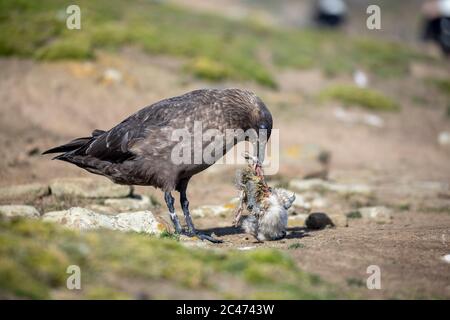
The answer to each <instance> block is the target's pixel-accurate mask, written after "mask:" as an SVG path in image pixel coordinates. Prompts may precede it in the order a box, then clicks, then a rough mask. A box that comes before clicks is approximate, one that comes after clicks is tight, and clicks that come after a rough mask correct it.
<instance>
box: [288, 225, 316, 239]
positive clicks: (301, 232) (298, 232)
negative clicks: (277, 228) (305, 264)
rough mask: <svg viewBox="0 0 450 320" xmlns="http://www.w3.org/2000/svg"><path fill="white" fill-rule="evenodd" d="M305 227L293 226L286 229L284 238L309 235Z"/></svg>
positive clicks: (298, 237)
mask: <svg viewBox="0 0 450 320" xmlns="http://www.w3.org/2000/svg"><path fill="white" fill-rule="evenodd" d="M307 231H308V229H307V228H302V227H294V228H288V229H287V232H288V233H287V235H286V237H285V239H301V238H304V237H310V236H311V235H310V234H309V233H308V232H307Z"/></svg>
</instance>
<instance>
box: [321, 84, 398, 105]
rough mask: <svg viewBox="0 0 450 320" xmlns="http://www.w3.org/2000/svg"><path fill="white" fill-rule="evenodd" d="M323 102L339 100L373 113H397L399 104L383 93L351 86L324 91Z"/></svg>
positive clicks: (339, 86)
mask: <svg viewBox="0 0 450 320" xmlns="http://www.w3.org/2000/svg"><path fill="white" fill-rule="evenodd" d="M319 97H320V99H321V100H329V99H332V100H338V101H340V102H342V103H343V104H345V105H356V106H359V107H362V108H366V109H369V110H373V111H397V110H399V109H400V106H399V104H398V103H397V102H396V101H394V100H393V99H391V98H389V97H387V96H385V95H384V94H383V93H381V92H378V91H375V90H372V89H365V88H358V87H356V86H351V85H335V86H332V87H329V88H327V89H325V90H323V91H322V92H321V93H320V95H319Z"/></svg>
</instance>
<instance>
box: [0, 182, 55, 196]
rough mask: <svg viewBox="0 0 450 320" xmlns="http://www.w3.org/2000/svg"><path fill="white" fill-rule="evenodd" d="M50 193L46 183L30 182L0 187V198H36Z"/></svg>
mask: <svg viewBox="0 0 450 320" xmlns="http://www.w3.org/2000/svg"><path fill="white" fill-rule="evenodd" d="M49 194H50V189H49V187H48V185H45V184H41V183H30V184H23V185H16V186H10V187H3V188H0V200H10V199H23V198H26V199H33V200H34V199H37V198H40V197H44V196H46V195H49Z"/></svg>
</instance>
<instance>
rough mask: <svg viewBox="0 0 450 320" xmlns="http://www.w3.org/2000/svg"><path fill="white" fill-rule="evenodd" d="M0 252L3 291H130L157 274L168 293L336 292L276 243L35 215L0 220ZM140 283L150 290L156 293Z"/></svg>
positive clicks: (18, 294) (13, 294) (107, 294)
mask: <svg viewBox="0 0 450 320" xmlns="http://www.w3.org/2000/svg"><path fill="white" fill-rule="evenodd" d="M0 255H1V257H2V259H0V297H1V298H31V299H47V298H54V297H58V296H61V295H62V296H64V294H66V295H68V294H76V297H77V298H95V299H103V298H106V299H118V298H119V299H122V298H136V296H135V294H136V291H135V290H133V283H134V284H135V283H139V284H144V285H143V287H144V288H146V287H149V286H150V284H152V283H154V282H155V281H162V282H164V283H165V284H166V288H167V287H171V288H172V290H173V291H172V292H174V293H176V292H177V290H178V288H187V289H189V290H191V296H190V297H195V293H196V291H197V290H198V291H209V292H211V293H213V294H215V295H216V296H217V295H218V296H222V297H225V298H226V297H234V298H239V299H242V298H266V299H270V298H276V299H280V298H286V299H301V298H309V299H327V298H336V297H337V293H336V291H335V289H334V288H332V287H331V286H330V285H329V284H327V283H325V282H324V281H322V280H321V279H320V278H318V277H317V276H314V275H311V274H308V273H305V272H303V271H301V270H299V269H298V267H297V266H296V264H295V263H294V261H293V260H292V259H291V258H290V257H289V256H288V255H286V254H284V253H283V252H281V251H277V250H274V249H258V250H254V251H251V252H241V251H238V250H226V249H224V250H209V249H199V248H197V249H195V248H187V247H185V246H183V245H182V244H181V243H180V242H177V241H174V240H172V239H161V238H156V237H150V236H148V235H144V234H136V233H122V232H117V231H108V230H98V231H91V232H75V231H70V230H68V229H66V228H63V227H61V226H58V225H54V224H50V223H44V222H41V221H36V220H25V219H13V220H4V219H0ZM69 265H78V266H79V267H80V269H81V277H82V278H81V286H82V290H80V291H77V292H76V293H74V292H72V291H68V290H67V289H66V279H67V277H68V276H69V274H67V273H66V270H67V267H68V266H69ZM219 279H220V280H219ZM227 281H233V282H235V283H240V285H239V286H238V287H240V288H245V290H243V289H240V290H239V291H235V290H234V291H233V288H231V287H227V286H223V285H221V283H223V282H227ZM145 283H148V284H149V286H145ZM139 290H140V291H139V294H142V295H144V296H149V297H155V292H151V291H150V292H142V290H141V289H139ZM144 290H145V289H144ZM169 292H170V291H169ZM156 296H157V294H156ZM169 296H170V294H169Z"/></svg>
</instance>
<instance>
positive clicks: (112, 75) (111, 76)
mask: <svg viewBox="0 0 450 320" xmlns="http://www.w3.org/2000/svg"><path fill="white" fill-rule="evenodd" d="M122 79H123V75H122V72H120V71H119V70H117V69H114V68H108V69H106V70H105V72H103V75H102V79H101V81H102V83H103V84H106V85H108V84H113V83H119V82H121V81H122Z"/></svg>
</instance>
